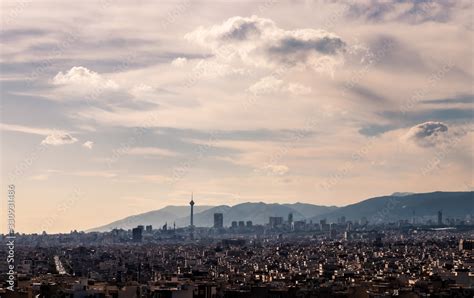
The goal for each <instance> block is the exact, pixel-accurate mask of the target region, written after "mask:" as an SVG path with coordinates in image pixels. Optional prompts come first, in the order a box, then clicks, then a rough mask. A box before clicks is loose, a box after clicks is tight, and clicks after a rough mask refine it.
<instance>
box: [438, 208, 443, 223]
mask: <svg viewBox="0 0 474 298" xmlns="http://www.w3.org/2000/svg"><path fill="white" fill-rule="evenodd" d="M438 225H439V226H441V225H443V211H441V210H440V211H438Z"/></svg>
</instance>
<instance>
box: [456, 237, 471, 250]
mask: <svg viewBox="0 0 474 298" xmlns="http://www.w3.org/2000/svg"><path fill="white" fill-rule="evenodd" d="M473 249H474V239H460V240H459V250H473Z"/></svg>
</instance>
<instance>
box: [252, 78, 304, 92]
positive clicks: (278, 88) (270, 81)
mask: <svg viewBox="0 0 474 298" xmlns="http://www.w3.org/2000/svg"><path fill="white" fill-rule="evenodd" d="M248 90H249V91H250V92H251V93H253V94H254V95H256V96H260V95H264V94H270V93H275V92H289V93H291V94H295V95H306V94H309V93H311V88H310V87H307V86H304V85H302V84H299V83H290V84H287V85H285V84H284V83H283V80H280V79H277V78H275V77H273V76H268V77H264V78H262V79H260V80H259V81H258V82H256V83H255V84H253V85H252V86H250V87H249V89H248Z"/></svg>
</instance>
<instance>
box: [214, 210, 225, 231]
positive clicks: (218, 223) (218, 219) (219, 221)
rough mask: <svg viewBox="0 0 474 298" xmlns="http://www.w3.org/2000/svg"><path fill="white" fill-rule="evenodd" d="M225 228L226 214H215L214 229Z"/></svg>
mask: <svg viewBox="0 0 474 298" xmlns="http://www.w3.org/2000/svg"><path fill="white" fill-rule="evenodd" d="M223 227H224V214H222V213H214V229H222V228H223Z"/></svg>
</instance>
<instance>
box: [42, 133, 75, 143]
mask: <svg viewBox="0 0 474 298" xmlns="http://www.w3.org/2000/svg"><path fill="white" fill-rule="evenodd" d="M75 142H77V139H76V138H74V137H73V136H71V135H70V134H68V133H61V132H55V133H53V134H50V135H48V136H47V137H46V138H45V139H44V140H43V141H41V144H44V145H53V146H59V145H65V144H73V143H75Z"/></svg>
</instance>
